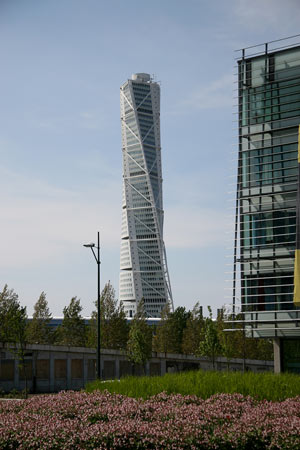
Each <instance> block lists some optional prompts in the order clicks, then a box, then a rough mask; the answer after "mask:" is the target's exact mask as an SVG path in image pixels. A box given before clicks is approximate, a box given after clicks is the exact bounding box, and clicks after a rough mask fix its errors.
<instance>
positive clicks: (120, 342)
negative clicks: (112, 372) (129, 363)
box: [87, 281, 129, 349]
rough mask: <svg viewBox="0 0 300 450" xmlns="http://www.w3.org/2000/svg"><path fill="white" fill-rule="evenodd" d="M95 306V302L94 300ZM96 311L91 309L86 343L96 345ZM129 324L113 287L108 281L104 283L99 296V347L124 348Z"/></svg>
mask: <svg viewBox="0 0 300 450" xmlns="http://www.w3.org/2000/svg"><path fill="white" fill-rule="evenodd" d="M95 305H96V306H97V302H95ZM97 318H98V312H97V310H96V311H93V312H92V317H91V320H90V323H89V326H88V336H87V345H88V346H89V347H96V346H97ZM128 332H129V326H128V323H127V320H126V315H125V311H124V307H123V304H122V303H119V304H118V301H117V299H116V295H115V289H114V288H113V286H112V285H111V283H110V281H108V283H106V284H105V286H104V289H103V290H102V292H101V297H100V339H101V348H107V349H126V345H127V340H128Z"/></svg>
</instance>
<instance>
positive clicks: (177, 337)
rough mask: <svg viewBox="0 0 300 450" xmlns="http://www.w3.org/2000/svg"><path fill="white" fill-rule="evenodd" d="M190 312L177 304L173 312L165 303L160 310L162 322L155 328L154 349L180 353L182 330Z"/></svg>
mask: <svg viewBox="0 0 300 450" xmlns="http://www.w3.org/2000/svg"><path fill="white" fill-rule="evenodd" d="M190 314H191V313H190V312H189V311H186V309H185V308H184V307H183V306H179V307H178V308H176V309H175V311H174V312H171V311H170V307H169V305H167V306H166V307H165V308H164V310H163V312H162V322H161V323H160V324H159V325H158V327H157V329H156V336H155V338H154V347H153V348H154V349H155V351H157V352H168V353H181V352H182V340H183V332H184V329H185V328H186V324H187V320H188V318H189V317H190Z"/></svg>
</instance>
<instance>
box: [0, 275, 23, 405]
mask: <svg viewBox="0 0 300 450" xmlns="http://www.w3.org/2000/svg"><path fill="white" fill-rule="evenodd" d="M26 337H27V314H26V307H23V306H21V305H20V303H19V297H18V295H17V294H16V293H15V292H14V290H13V289H8V286H7V284H6V285H5V286H4V288H3V290H2V292H0V341H1V342H2V343H6V344H7V345H8V348H9V350H10V352H11V353H12V354H14V355H15V356H16V358H17V359H18V361H19V367H20V369H21V370H22V371H23V372H24V378H25V395H26V396H27V370H26V360H25V356H26V344H27V339H26Z"/></svg>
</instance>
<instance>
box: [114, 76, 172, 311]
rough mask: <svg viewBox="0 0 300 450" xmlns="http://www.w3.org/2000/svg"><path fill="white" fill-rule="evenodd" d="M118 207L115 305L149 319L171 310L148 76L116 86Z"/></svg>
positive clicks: (156, 98) (154, 91) (155, 117)
mask: <svg viewBox="0 0 300 450" xmlns="http://www.w3.org/2000/svg"><path fill="white" fill-rule="evenodd" d="M120 97H121V126H122V151H123V202H122V233H121V264H120V268H121V273H120V300H121V301H123V303H124V307H125V311H126V314H127V315H128V316H129V317H131V316H133V315H134V314H135V312H136V306H137V302H139V301H140V300H141V299H142V298H143V299H144V304H145V311H146V313H147V315H148V316H149V317H159V316H160V313H161V310H162V309H163V308H164V306H165V305H166V304H167V303H170V306H171V308H173V301H172V293H171V287H170V280H169V274H168V268H167V261H166V252H165V246H164V242H163V214H164V213H163V201H162V173H161V154H160V153H161V147H160V87H159V84H158V83H156V82H154V81H153V80H152V79H151V77H150V75H148V74H145V73H138V74H135V75H132V79H131V80H127V81H126V82H125V83H124V84H123V85H122V86H121V92H120Z"/></svg>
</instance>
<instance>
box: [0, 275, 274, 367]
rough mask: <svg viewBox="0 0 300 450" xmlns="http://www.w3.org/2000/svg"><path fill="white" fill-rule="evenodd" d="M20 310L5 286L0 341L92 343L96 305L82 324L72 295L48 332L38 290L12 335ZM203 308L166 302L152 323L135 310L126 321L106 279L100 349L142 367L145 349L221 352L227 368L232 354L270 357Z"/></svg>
mask: <svg viewBox="0 0 300 450" xmlns="http://www.w3.org/2000/svg"><path fill="white" fill-rule="evenodd" d="M141 305H142V302H141ZM20 308H22V307H21V305H20V303H19V299H18V295H17V294H16V293H15V292H14V291H13V290H12V289H9V288H8V287H7V285H5V286H4V289H3V291H2V292H0V324H1V326H0V342H3V343H5V342H6V343H7V342H14V343H15V342H20V339H22V340H23V342H25V341H26V342H28V343H32V344H35V343H39V344H53V343H55V344H56V345H73V346H87V347H92V348H95V347H96V345H97V308H96V310H94V311H93V312H92V315H91V320H90V322H89V324H86V323H85V321H84V318H83V317H82V314H81V313H82V306H81V304H80V300H79V299H77V297H73V298H72V299H71V301H70V304H69V305H68V306H67V307H65V308H64V310H63V313H64V319H63V323H62V325H61V326H60V327H58V329H57V330H56V332H54V333H53V332H52V330H51V329H50V327H49V323H50V321H51V318H52V315H51V312H50V309H49V307H48V303H47V300H46V294H45V293H44V292H42V293H41V295H40V297H39V299H38V301H37V302H36V304H35V306H34V314H33V319H32V320H31V321H30V322H29V323H27V320H25V322H24V321H23V325H24V323H25V328H26V333H25V334H24V336H23V337H22V338H21V337H20V336H21V335H20V333H19V336H18V337H17V336H16V335H15V336H13V330H17V329H18V326H17V325H16V326H14V325H13V323H15V321H16V320H19V319H20V320H21V319H22V317H23V316H24V317H27V316H26V309H24V310H23V313H22V314H21V315H20V314H19V313H20V311H19V309H20ZM208 310H209V314H208V317H204V316H203V312H202V307H201V306H200V305H199V303H197V304H196V305H195V307H194V308H193V309H192V310H191V311H187V310H186V309H185V308H184V307H178V308H176V309H175V311H174V312H171V310H170V306H169V305H167V306H166V307H165V309H164V310H163V312H162V316H161V322H160V323H159V325H157V326H156V327H154V326H148V325H147V323H146V317H145V314H144V313H142V314H141V312H139V313H138V314H137V316H136V317H135V318H134V320H133V321H132V322H131V324H130V325H129V324H128V322H127V320H126V316H125V312H124V308H123V305H122V303H120V302H118V301H117V299H116V296H115V290H114V288H113V286H112V285H111V283H110V282H108V283H106V285H105V287H104V289H103V290H102V293H101V298H100V319H101V323H100V333H101V347H102V348H107V349H123V350H126V351H127V353H128V355H129V358H130V360H131V361H132V362H134V361H136V363H137V364H142V365H144V364H145V362H146V361H147V360H148V359H149V357H150V356H149V355H150V354H151V347H152V350H153V351H155V352H163V353H183V354H192V355H195V356H197V355H204V356H207V357H208V358H210V359H211V361H212V363H213V364H214V362H215V358H216V357H217V356H225V357H226V358H227V361H228V366H229V363H230V360H231V359H232V358H243V359H246V358H249V359H263V360H271V359H273V345H272V341H271V340H267V339H250V338H248V337H246V336H245V334H244V332H243V330H242V328H241V325H240V324H239V323H238V322H237V324H236V327H235V331H233V332H230V333H228V332H225V331H224V329H225V328H227V327H228V325H227V323H226V319H227V317H226V316H225V315H224V313H222V312H221V313H220V314H219V315H218V317H217V320H213V318H212V311H211V309H210V307H209V308H208ZM17 311H19V312H18V313H17ZM142 316H143V317H142ZM18 317H19V319H18ZM229 318H230V317H229ZM237 319H239V317H238V316H237ZM21 322H22V320H21ZM23 325H22V324H21V326H23ZM151 341H152V343H151ZM138 361H139V362H138Z"/></svg>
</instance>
